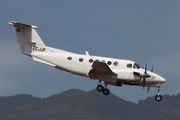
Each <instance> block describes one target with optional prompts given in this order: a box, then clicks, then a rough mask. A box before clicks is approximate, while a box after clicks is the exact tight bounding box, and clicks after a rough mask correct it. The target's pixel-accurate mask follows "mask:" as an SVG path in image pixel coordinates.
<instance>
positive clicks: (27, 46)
mask: <svg viewBox="0 0 180 120" xmlns="http://www.w3.org/2000/svg"><path fill="white" fill-rule="evenodd" d="M9 24H10V25H12V26H13V27H14V31H15V33H16V36H17V39H18V42H19V46H20V49H21V52H22V53H23V54H26V55H31V53H32V52H45V51H46V46H45V44H44V43H43V41H42V40H41V38H40V37H39V35H38V33H37V32H36V30H35V29H36V28H37V27H36V26H33V25H27V24H23V23H18V22H9Z"/></svg>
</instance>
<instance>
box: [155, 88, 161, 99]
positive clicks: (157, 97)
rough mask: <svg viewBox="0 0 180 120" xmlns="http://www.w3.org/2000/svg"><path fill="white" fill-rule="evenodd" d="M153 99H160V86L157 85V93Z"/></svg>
mask: <svg viewBox="0 0 180 120" xmlns="http://www.w3.org/2000/svg"><path fill="white" fill-rule="evenodd" d="M155 100H156V101H158V102H159V101H161V100H162V96H161V95H160V86H159V87H158V94H157V95H156V96H155Z"/></svg>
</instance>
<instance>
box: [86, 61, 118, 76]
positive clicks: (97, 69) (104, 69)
mask: <svg viewBox="0 0 180 120" xmlns="http://www.w3.org/2000/svg"><path fill="white" fill-rule="evenodd" d="M95 74H96V75H95ZM98 74H101V75H102V74H104V75H117V74H116V73H114V72H113V71H112V70H111V69H110V68H109V66H108V65H107V64H106V63H104V62H100V61H94V63H93V64H92V69H91V70H90V71H89V76H90V78H97V77H98V76H97V75H98ZM95 76H96V77H95Z"/></svg>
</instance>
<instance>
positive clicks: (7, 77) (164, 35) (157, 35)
mask: <svg viewBox="0 0 180 120" xmlns="http://www.w3.org/2000/svg"><path fill="white" fill-rule="evenodd" d="M179 6H180V1H179V0H173V1H169V0H151V1H145V0H133V1H132V0H121V1H120V0H96V1H93V0H54V1H48V0H44V1H43V2H42V1H37V0H31V1H30V0H29V1H27V0H26V1H22V0H16V1H12V0H2V1H1V4H0V18H1V22H0V33H1V34H0V55H1V57H0V96H9V95H15V94H21V93H26V94H31V95H34V96H38V97H48V96H51V95H53V94H57V93H60V92H62V91H65V90H68V89H71V88H77V89H82V90H85V91H88V90H92V89H94V88H96V86H97V80H96V81H91V80H90V79H88V78H85V77H80V76H76V75H72V74H70V73H67V72H64V71H60V70H58V69H54V68H52V67H49V66H46V65H43V64H40V63H37V62H33V60H32V59H31V58H30V57H28V56H25V55H23V54H21V52H20V49H19V45H18V42H17V39H16V36H15V33H14V31H13V28H12V27H11V26H9V25H8V21H18V22H23V23H28V24H33V25H36V26H38V28H39V29H38V33H39V34H40V36H41V38H42V39H43V40H44V42H45V44H46V45H48V46H51V47H55V48H59V49H63V50H67V51H71V52H76V53H82V54H84V51H86V50H87V51H89V54H91V55H100V56H107V57H116V58H123V59H130V60H134V61H136V62H137V63H139V64H140V65H141V66H145V64H146V62H147V63H148V69H149V70H151V68H152V66H154V72H156V73H157V74H160V75H161V76H163V77H164V78H165V79H166V83H165V84H163V85H162V86H161V93H162V94H165V89H167V93H169V94H171V95H172V94H176V92H177V88H178V87H179V89H180V76H179V69H180V52H179V50H180V48H179V46H180V7H179ZM64 39H65V40H64ZM67 41H70V42H67ZM72 43H76V44H79V45H80V46H78V45H76V44H72ZM82 46H86V47H82ZM108 88H109V89H110V90H111V92H112V93H113V94H115V95H116V96H118V97H120V98H123V99H125V100H129V101H133V102H137V101H138V100H140V99H145V98H146V97H148V96H153V95H156V94H157V88H151V89H150V92H149V93H147V88H145V89H143V88H142V87H138V86H126V85H124V86H123V87H115V86H110V85H109V86H108ZM100 94H101V93H100Z"/></svg>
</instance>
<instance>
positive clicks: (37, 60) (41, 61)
mask: <svg viewBox="0 0 180 120" xmlns="http://www.w3.org/2000/svg"><path fill="white" fill-rule="evenodd" d="M32 58H33V60H34V61H36V62H40V63H43V64H46V65H50V66H52V67H55V66H56V65H54V64H52V63H49V62H46V61H44V60H41V59H39V58H36V57H32Z"/></svg>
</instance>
